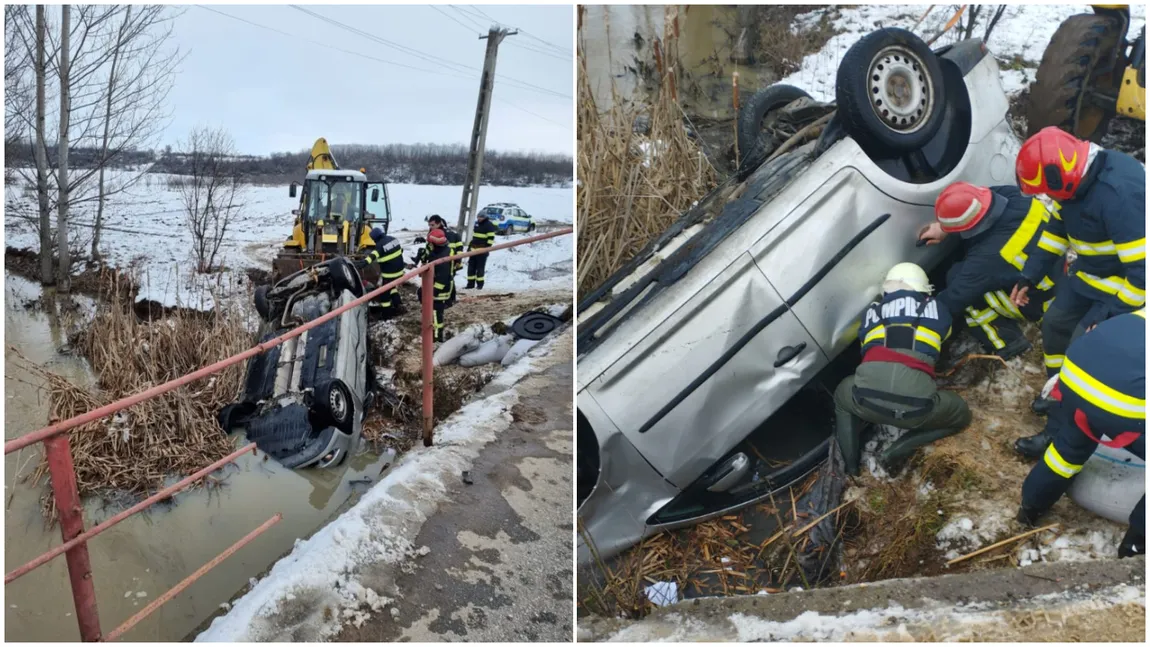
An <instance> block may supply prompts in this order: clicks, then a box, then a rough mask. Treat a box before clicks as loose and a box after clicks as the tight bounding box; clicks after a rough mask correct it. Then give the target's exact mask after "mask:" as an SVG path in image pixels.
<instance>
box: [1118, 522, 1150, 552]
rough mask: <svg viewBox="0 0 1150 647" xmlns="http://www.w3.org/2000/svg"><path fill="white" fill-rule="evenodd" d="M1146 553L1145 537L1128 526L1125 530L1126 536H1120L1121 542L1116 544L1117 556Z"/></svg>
mask: <svg viewBox="0 0 1150 647" xmlns="http://www.w3.org/2000/svg"><path fill="white" fill-rule="evenodd" d="M1145 554H1146V537H1145V536H1144V535H1142V534H1141V533H1139V532H1138V531H1136V530H1134V529H1133V528H1129V529H1127V530H1126V536H1125V537H1123V538H1122V543H1120V544H1118V558H1119V559H1122V558H1123V557H1134V556H1135V555H1145Z"/></svg>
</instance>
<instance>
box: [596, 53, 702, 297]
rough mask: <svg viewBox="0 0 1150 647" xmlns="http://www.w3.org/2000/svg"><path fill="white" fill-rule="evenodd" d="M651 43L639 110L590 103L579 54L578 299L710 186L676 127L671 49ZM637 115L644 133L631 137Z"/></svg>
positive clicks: (691, 144)
mask: <svg viewBox="0 0 1150 647" xmlns="http://www.w3.org/2000/svg"><path fill="white" fill-rule="evenodd" d="M659 43H660V42H659V41H655V43H654V47H655V58H656V62H657V72H658V74H659V85H658V90H657V91H656V92H655V93H654V94H653V96H652V98H651V100H650V101H649V102H646V103H645V104H644V103H643V102H640V101H633V102H627V103H624V102H622V101H620V100H618V98H617V97H615V94H614V92H612V97H614V101H613V104H614V105H612V106H610V107H609V109H606V110H603V109H602V107H600V106H598V105H596V103H595V97H594V93H593V91H592V86H591V80H590V79H589V78H588V75H587V66H586V60H585V57H584V54H583V49H582V45H580V49H579V67H580V74H579V97H578V120H577V121H578V129H579V153H578V155H579V158H578V164H579V166H578V171H579V182H578V187H577V205H578V206H577V210H578V222H579V228H578V237H579V238H578V249H579V263H578V268H579V273H578V293H579V295H580V296H583V295H585V294H587V293H589V292H590V291H592V290H594V289H595V287H597V286H598V285H600V284H601V283H603V282H604V281H605V280H606V279H607V278H608V277H610V276H611V274H613V273H614V272H615V271H616V270H618V269H619V268H620V267H622V266H623V265H624V264H625V263H626V262H627V261H628V260H630V259H631V258H632V257H633V256H634V255H635V254H636V253H637V252H638V251H639V250H640V249H642V248H643V246H644V245H646V244H647V243H648V242H649V241H650V240H651V239H653V238H654V237H656V236H658V235H659V234H660V233H662V232H663V231H664V230H665V229H666V228H667V227H668V226H669V225H670V224H671V223H672V222H674V221H675V219H676V218H678V217H679V215H680V214H681V213H682V212H683V211H684V210H685V209H687V208H688V207H689V206H690V205H691V204H692V203H693V202H695V201H696V200H698V199H699V198H701V197H702V196H703V195H704V194H706V193H707V192H708V191H709V190H710V189H711V188H713V187H714V185H715V177H716V174H715V170H714V168H713V167H712V166H711V164H710V162H708V161H707V160H706V158H705V156H704V155H703V153H702V150H701V149H700V147H699V145H698V144H697V143H696V142H695V141H694V140H693V139H691V138H690V137H689V136H688V134H687V130H686V128H684V125H683V113H682V110H681V108H680V107H679V104H678V103H677V101H676V98H675V82H676V71H675V70H676V68H677V61H676V54H675V52H676V49H677V48H676V47H675V46H674V45H673V44H671V45H667V46H666V47H663V48H662V49H661V50H660V44H659ZM640 116H643V117H645V119H646V120H647V121H648V122H649V128H648V129H647V132H646V134H639V133H636V132H635V128H633V126H632V125H633V124H634V123H635V121H636V119H637V118H639V117H640Z"/></svg>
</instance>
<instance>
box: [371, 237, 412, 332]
mask: <svg viewBox="0 0 1150 647" xmlns="http://www.w3.org/2000/svg"><path fill="white" fill-rule="evenodd" d="M371 240H372V241H373V242H374V243H375V247H374V248H373V249H372V250H371V251H370V252H368V254H367V256H366V258H364V259H363V265H365V266H366V265H371V264H372V263H379V284H380V285H384V284H386V283H390V282H392V281H394V280H395V279H398V278H400V277H402V276H403V274H404V262H403V246H402V245H400V243H399V241H398V240H396V239H395V238H393V237H391V236H388V235H387V232H385V231H384V230H382V229H380V228H379V227H376V228H374V229H372V230H371ZM369 307H371V308H372V309H373V310H376V311H378V312H379V313H380V314H382V315H383V316H384V318H386V319H390V318H392V317H394V316H396V315H398V314H401V313H402V312H403V305H402V304H401V303H400V300H399V286H396V287H394V288H392V289H391V290H389V291H387V292H384V293H383V294H382V295H381V296H379V297H376V298H375V299H374V300H372V301H371V303H370V304H369Z"/></svg>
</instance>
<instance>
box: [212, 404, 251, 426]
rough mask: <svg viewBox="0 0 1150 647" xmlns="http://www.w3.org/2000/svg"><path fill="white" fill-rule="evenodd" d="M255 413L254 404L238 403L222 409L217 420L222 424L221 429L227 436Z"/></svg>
mask: <svg viewBox="0 0 1150 647" xmlns="http://www.w3.org/2000/svg"><path fill="white" fill-rule="evenodd" d="M254 411H255V407H254V406H253V405H252V404H250V403H248V402H236V403H233V404H229V405H227V406H225V407H224V408H223V409H220V412H219V414H217V416H216V420H217V421H218V422H219V423H220V429H223V430H224V433H225V434H230V433H232V430H233V429H235V428H236V427H238V426H240V425H241V424H243V422H244V421H245V420H246V419H247V418H249V417H251V415H252V413H253V412H254Z"/></svg>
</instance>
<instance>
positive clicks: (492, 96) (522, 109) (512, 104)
mask: <svg viewBox="0 0 1150 647" xmlns="http://www.w3.org/2000/svg"><path fill="white" fill-rule="evenodd" d="M491 98H492V99H495V100H496V101H498V102H500V103H506V104H507V105H509V106H511V107H512V108H515V109H516V110H519V111H521V112H526V113H527V114H529V115H531V116H532V117H536V118H538V119H542V120H543V121H547V122H550V123H553V124H555V125H556V126H559V127H560V128H565V129H567V130H571V126H570V125H568V124H561V123H559V122H558V121H555V120H554V119H548V118H547V117H544V116H543V115H541V114H537V113H534V112H531V111H530V110H528V109H527V108H524V107H523V106H521V105H519V104H517V103H515V102H514V101H508V100H506V99H500V98H499V97H497V96H495V95H491Z"/></svg>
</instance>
